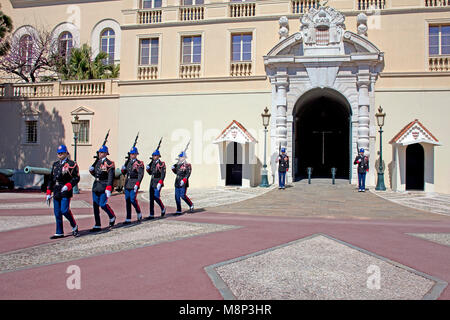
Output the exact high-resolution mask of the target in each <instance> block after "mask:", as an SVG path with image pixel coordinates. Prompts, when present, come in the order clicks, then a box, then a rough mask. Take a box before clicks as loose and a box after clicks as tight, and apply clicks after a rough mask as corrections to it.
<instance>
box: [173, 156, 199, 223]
mask: <svg viewBox="0 0 450 320" xmlns="http://www.w3.org/2000/svg"><path fill="white" fill-rule="evenodd" d="M172 171H173V173H175V174H176V175H177V176H176V178H175V201H176V203H177V212H176V213H175V214H176V215H179V214H181V213H182V212H181V200H180V198H181V199H183V200H184V202H186V204H187V205H188V206H189V212H191V213H192V212H194V204H193V203H192V201H191V199H189V198H188V196H187V195H186V191H187V188H188V187H189V177H190V175H191V172H192V167H191V164H190V163H188V162H187V161H186V152H185V151H182V152H181V153H180V154H179V155H178V162H177V163H176V164H174V165H173V166H172Z"/></svg>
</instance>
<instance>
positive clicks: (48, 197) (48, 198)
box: [45, 195, 52, 206]
mask: <svg viewBox="0 0 450 320" xmlns="http://www.w3.org/2000/svg"><path fill="white" fill-rule="evenodd" d="M51 198H52V196H51V195H47V196H46V197H45V202H47V205H49V206H50V199H51Z"/></svg>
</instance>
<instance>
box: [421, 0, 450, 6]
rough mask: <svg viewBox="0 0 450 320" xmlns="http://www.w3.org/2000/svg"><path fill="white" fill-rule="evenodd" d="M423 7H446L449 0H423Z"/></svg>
mask: <svg viewBox="0 0 450 320" xmlns="http://www.w3.org/2000/svg"><path fill="white" fill-rule="evenodd" d="M424 1H425V7H446V6H450V0H424Z"/></svg>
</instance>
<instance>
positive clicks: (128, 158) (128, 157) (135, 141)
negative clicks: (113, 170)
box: [125, 131, 139, 167]
mask: <svg viewBox="0 0 450 320" xmlns="http://www.w3.org/2000/svg"><path fill="white" fill-rule="evenodd" d="M138 138H139V131H138V133H137V135H136V138H135V139H134V143H133V146H132V147H131V149H133V148H134V147H136V144H137V140H138ZM125 159H127V162H125V167H127V166H128V163H129V162H130V159H131V157H130V151H128V155H127V156H126V157H125Z"/></svg>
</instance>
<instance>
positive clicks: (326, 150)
mask: <svg viewBox="0 0 450 320" xmlns="http://www.w3.org/2000/svg"><path fill="white" fill-rule="evenodd" d="M350 110H351V109H350V106H349V104H348V102H347V100H346V99H345V98H344V97H343V96H342V95H341V94H340V93H338V92H336V91H334V90H330V89H314V90H311V91H310V92H307V93H305V94H304V95H303V96H302V97H301V98H300V99H299V101H298V102H297V104H296V107H295V108H294V126H293V128H294V133H293V139H294V146H295V147H294V148H295V152H294V166H295V169H294V170H295V171H294V174H295V178H296V180H299V179H303V178H306V177H307V168H308V167H312V168H313V172H312V177H313V178H331V168H333V167H334V168H336V169H337V171H336V178H342V179H350V178H351V177H350V138H351V137H350V135H351V133H350V132H351V130H350Z"/></svg>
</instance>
